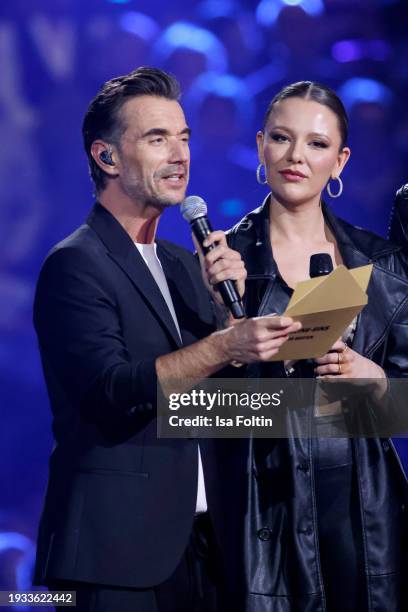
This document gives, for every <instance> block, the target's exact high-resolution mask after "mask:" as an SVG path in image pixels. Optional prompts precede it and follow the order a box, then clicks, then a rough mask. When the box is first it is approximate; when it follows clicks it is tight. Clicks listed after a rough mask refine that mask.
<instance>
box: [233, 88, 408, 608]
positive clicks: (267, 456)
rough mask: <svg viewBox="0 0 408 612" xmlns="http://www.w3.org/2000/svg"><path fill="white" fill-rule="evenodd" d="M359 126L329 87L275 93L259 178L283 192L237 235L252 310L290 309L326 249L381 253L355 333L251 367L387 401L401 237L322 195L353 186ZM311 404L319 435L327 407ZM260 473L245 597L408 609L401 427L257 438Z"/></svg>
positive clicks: (368, 255) (257, 373)
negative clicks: (368, 224)
mask: <svg viewBox="0 0 408 612" xmlns="http://www.w3.org/2000/svg"><path fill="white" fill-rule="evenodd" d="M347 127H348V122H347V116H346V112H345V110H344V107H343V105H342V103H341V101H340V100H339V98H338V97H337V96H336V94H335V93H334V92H333V91H331V90H330V89H328V88H326V87H324V86H321V85H318V84H315V83H311V82H300V83H296V84H293V85H290V86H288V87H286V88H284V89H283V90H282V91H281V92H280V93H279V94H277V96H275V98H274V99H273V100H272V102H271V103H270V105H269V108H268V111H267V113H266V117H265V123H264V128H263V130H262V131H260V132H258V134H257V143H258V154H259V160H260V165H259V167H258V171H257V177H258V180H259V181H260V182H264V183H265V184H268V185H269V188H270V190H271V193H270V194H269V195H268V196H267V197H266V199H265V201H264V203H263V204H262V205H261V206H260V208H258V209H256V210H254V211H253V212H251V213H249V214H248V215H247V216H246V217H245V218H244V219H243V220H242V221H241V222H239V223H238V224H237V225H236V226H235V227H234V228H233V229H232V230H231V231H230V233H229V244H230V246H231V247H232V248H233V249H236V250H238V251H239V252H240V253H241V255H242V257H243V259H244V262H245V265H246V268H247V272H248V277H247V285H246V307H247V314H248V316H255V315H257V314H258V315H261V314H262V315H264V314H268V313H278V314H282V313H283V312H284V310H285V308H286V306H287V303H288V301H289V299H290V296H291V294H292V291H293V289H292V288H293V287H294V286H295V284H296V283H297V282H299V281H301V280H304V279H306V278H308V277H309V261H310V256H311V255H312V254H314V253H321V252H325V253H329V254H330V256H331V258H332V261H333V264H334V266H336V265H339V264H344V265H346V266H347V267H348V268H355V267H358V266H361V265H365V264H368V263H373V264H374V268H373V273H372V276H371V280H370V283H369V287H368V291H367V293H368V305H367V306H366V307H365V308H364V309H363V311H362V313H361V314H360V315H359V317H358V318H357V321H356V322H355V325H354V326H352V328H351V330H349V332H348V333H349V335H348V339H346V342H345V341H344V340H338V341H337V342H336V343H335V344H334V345H333V347H332V349H331V351H330V352H329V353H328V354H327V355H324V356H323V357H322V358H321V359H318V360H316V361H315V362H312V361H310V360H302V361H298V362H296V363H294V364H293V363H290V364H284V363H282V362H273V363H267V364H254V365H252V366H247V370H246V375H247V376H250V377H254V378H256V377H280V376H292V377H299V378H308V377H315V376H331V377H336V378H339V377H340V378H346V379H357V378H360V379H361V378H364V379H370V380H371V381H372V384H371V385H370V387H369V390H368V391H367V394H369V395H368V397H371V398H374V400H376V401H377V402H379V405H381V399H380V398H382V397H385V396H384V393H385V389H386V388H387V377H390V378H391V377H403V376H407V375H408V278H407V266H406V260H405V259H404V256H403V255H402V253H401V251H400V249H399V247H397V246H394V245H393V244H391V243H390V242H387V241H385V240H383V239H382V238H380V237H378V236H375V235H374V234H372V233H370V232H367V231H364V230H361V229H358V228H356V227H354V226H352V225H349V224H348V223H346V222H345V221H342V220H341V219H339V218H337V217H335V216H334V215H333V214H332V213H331V211H330V209H329V208H328V207H327V206H326V205H325V204H324V203H323V201H322V191H323V190H324V188H325V186H326V185H328V189H329V195H331V196H332V197H337V195H340V194H341V191H342V188H343V187H342V183H341V179H340V175H341V172H342V170H343V168H344V166H345V164H346V163H347V161H348V158H349V155H350V150H349V149H348V147H347ZM331 180H332V181H337V184H338V185H337V188H338V191H337V193H334V194H333V186H332V187H330V181H331ZM384 401H385V400H384ZM313 410H314V414H312V416H311V418H312V420H313V423H314V427H315V429H316V431H317V434H319V432H324V428H325V427H326V421H327V418H328V417H327V416H321V415H319V414H318V412H316V408H314V409H313ZM330 419H331V421H333V420H334V421H336V419H337V420H342V419H344V415H343V414H342V413H341V411H340V412H339V411H338V412H337V413H336V411H335V414H331V415H330V416H329V420H330ZM322 424H323V425H322ZM249 473H250V474H251V475H252V477H251V478H250V482H249V486H248V495H247V500H246V504H245V505H246V510H245V512H246V530H245V544H244V550H245V581H246V590H247V595H246V610H248V611H250V612H258V611H259V612H261V611H262V612H365V611H368V612H403V610H404V611H405V610H407V609H408V607H404V606H407V603H406V600H405V599H404V598H405V597H406V589H407V578H408V564H407V558H408V556H407V540H406V514H404V504H405V503H406V499H407V496H408V494H407V490H408V489H407V481H406V477H405V475H404V473H403V469H402V466H401V463H400V461H399V459H398V456H397V454H396V452H395V450H394V447H393V445H392V443H391V442H390V441H389V440H386V439H380V438H376V437H372V438H361V437H354V438H352V439H346V438H325V437H324V436H323V437H322V436H319V435H317V436H316V437H314V438H288V439H271V440H254V441H253V443H252V444H251V445H250V470H249ZM404 601H405V603H404Z"/></svg>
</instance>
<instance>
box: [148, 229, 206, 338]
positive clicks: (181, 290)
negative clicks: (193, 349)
mask: <svg viewBox="0 0 408 612" xmlns="http://www.w3.org/2000/svg"><path fill="white" fill-rule="evenodd" d="M157 254H158V256H159V259H160V262H161V264H162V266H163V270H164V273H165V275H166V279H167V284H168V287H169V291H170V295H171V298H172V301H173V305H174V309H175V311H176V315H177V319H178V323H179V327H180V333H181V337H182V340H183V343H187V344H189V343H190V342H191V339H188V338H187V337H186V335H185V331H186V330H185V329H184V324H185V323H186V322H187V321H190V320H191V315H192V313H193V314H194V315H195V314H196V312H197V309H198V304H197V303H196V302H197V295H196V292H195V290H194V287H193V284H192V282H191V279H190V276H189V274H188V270H187V268H186V267H185V266H184V265H183V264H182V263H181V261H180V259H179V258H178V257H177V256H176V255H175V254H174V253H172V252H171V250H170V249H169V246H168V244H165V243H163V242H161V241H160V240H158V241H157Z"/></svg>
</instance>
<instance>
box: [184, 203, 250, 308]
mask: <svg viewBox="0 0 408 612" xmlns="http://www.w3.org/2000/svg"><path fill="white" fill-rule="evenodd" d="M180 210H181V214H182V215H183V217H184V219H185V220H186V221H188V222H189V223H190V225H191V229H192V232H193V234H194V236H195V238H196V240H197V242H198V243H199V245H200V246H201V248H202V249H203V251H204V253H208V251H211V250H212V249H214V248H215V247H214V245H213V244H212V245H211V246H210V247H204V246H203V242H204V240H205V239H206V238H207V236H208V234H210V233H211V232H212V231H213V229H212V227H211V223H210V221H209V219H208V217H207V204H206V203H205V202H204V200H203V199H202V198H200V197H199V196H188V197H187V198H185V199H184V200H183V202H182V203H181V205H180ZM216 288H217V289H218V291H219V292H220V294H221V297H222V301H223V302H224V304H225V306H226V307H227V308H228V309H229V310H230V311H231V314H232V316H233V317H234V319H243V318H244V317H245V311H244V306H243V304H242V300H241V298H240V296H239V294H238V291H237V290H236V287H235V283H234V281H232V280H225V281H221V282H220V283H218V284H217V285H216Z"/></svg>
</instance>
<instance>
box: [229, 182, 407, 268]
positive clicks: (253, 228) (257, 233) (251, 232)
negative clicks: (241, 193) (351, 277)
mask: <svg viewBox="0 0 408 612" xmlns="http://www.w3.org/2000/svg"><path fill="white" fill-rule="evenodd" d="M270 197H271V196H270V194H268V195H267V196H266V198H265V200H264V201H263V203H262V204H261V206H259V208H256V209H255V210H253V211H252V212H250V213H249V214H248V215H246V216H245V217H244V218H243V219H242V220H241V221H240V222H239V223H238V224H237V225H235V226H234V227H233V228H232V229H231V230H230V234H229V236H230V244H231V246H232V248H234V246H233V245H234V244H235V243H236V241H237V240H239V244H240V248H239V251H240V252H241V255H242V256H243V259H244V261H245V264H246V265H247V271H248V278H274V277H276V274H277V266H276V263H275V262H274V260H273V257H272V252H271V246H270V240H269V206H270ZM322 210H323V215H324V217H325V220H326V222H327V223H328V225H329V226H330V229H331V230H332V232H333V234H334V236H335V238H336V241H337V244H338V246H339V250H340V253H341V256H342V258H343V261H344V264H345V265H346V266H347V267H348V268H356V267H358V266H364V265H366V264H369V263H373V262H375V261H377V260H378V259H380V258H382V257H384V256H387V255H389V254H392V253H398V252H399V251H400V250H401V248H400V247H399V246H396V245H394V244H392V243H390V242H389V241H388V240H384V239H383V238H381V237H380V236H376V235H374V234H372V233H371V232H368V231H366V230H362V229H360V228H357V227H355V226H353V225H351V224H350V223H347V222H346V221H343V219H340V218H338V217H336V216H335V215H334V214H333V213H332V211H331V210H330V208H329V207H328V206H327V204H325V202H322ZM261 246H262V247H263V248H262V249H261V248H259V247H261Z"/></svg>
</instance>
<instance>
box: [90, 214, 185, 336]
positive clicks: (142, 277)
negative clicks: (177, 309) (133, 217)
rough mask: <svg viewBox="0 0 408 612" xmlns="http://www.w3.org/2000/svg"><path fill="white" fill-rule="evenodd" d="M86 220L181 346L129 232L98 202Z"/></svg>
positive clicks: (164, 306) (157, 290)
mask: <svg viewBox="0 0 408 612" xmlns="http://www.w3.org/2000/svg"><path fill="white" fill-rule="evenodd" d="M87 223H88V225H89V226H90V227H92V229H93V230H94V231H95V232H96V233H97V234H98V236H99V237H100V239H101V240H102V242H103V243H104V244H105V246H106V247H107V250H108V255H109V257H111V259H113V260H114V261H115V262H116V264H117V265H118V266H119V267H120V268H121V269H122V270H123V272H124V273H125V274H126V275H127V276H128V278H129V279H130V280H131V282H132V284H133V285H134V286H135V288H136V289H137V291H139V293H140V294H141V295H142V296H143V298H144V300H145V301H146V302H148V303H149V305H150V307H151V308H152V310H153V311H154V312H155V314H156V315H157V317H158V318H159V320H160V321H161V323H162V324H163V325H164V327H165V329H166V330H167V332H168V333H169V335H170V336H171V338H172V340H173V341H174V343H175V344H176V345H177V346H178V347H180V346H181V342H180V338H179V334H178V331H177V329H176V326H175V324H174V321H173V317H172V316H171V314H170V311H169V309H168V307H167V304H166V301H165V299H164V298H163V295H162V293H161V291H160V289H159V287H158V285H157V283H156V281H155V280H154V278H153V276H152V274H151V272H150V270H149V268H148V267H147V265H146V264H145V262H144V260H143V258H142V256H141V255H140V253H139V251H138V250H137V248H136V247H135V245H134V244H133V242H132V240H131V238H130V236H129V234H128V233H127V232H126V231H125V230H124V229H123V227H122V226H121V225H120V223H119V222H118V221H117V220H116V219H115V218H114V217H113V215H111V214H110V212H109V211H107V210H106V209H105V208H103V206H101V205H100V204H99V203H96V204H95V206H94V208H93V209H92V211H91V213H90V215H89V217H88V219H87ZM135 316H137V315H136V314H135Z"/></svg>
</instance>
